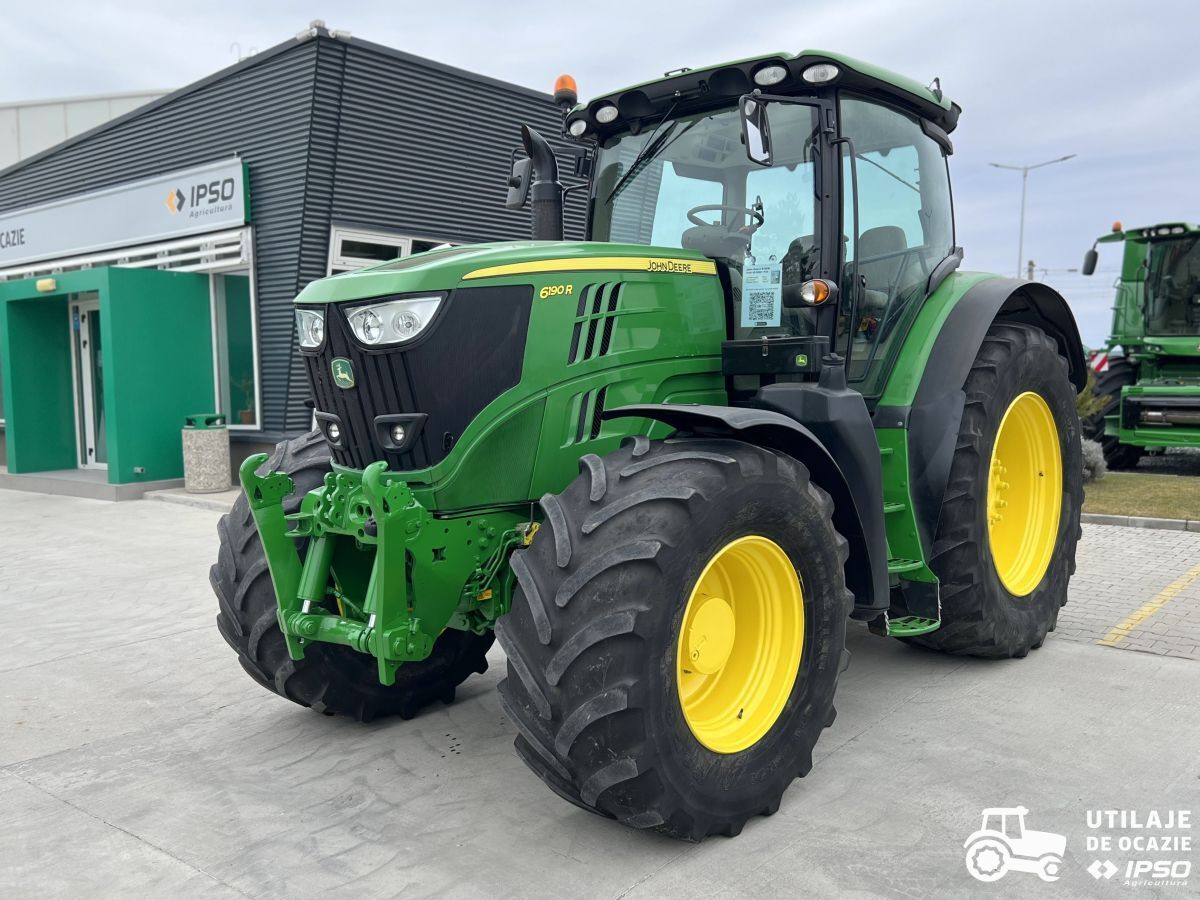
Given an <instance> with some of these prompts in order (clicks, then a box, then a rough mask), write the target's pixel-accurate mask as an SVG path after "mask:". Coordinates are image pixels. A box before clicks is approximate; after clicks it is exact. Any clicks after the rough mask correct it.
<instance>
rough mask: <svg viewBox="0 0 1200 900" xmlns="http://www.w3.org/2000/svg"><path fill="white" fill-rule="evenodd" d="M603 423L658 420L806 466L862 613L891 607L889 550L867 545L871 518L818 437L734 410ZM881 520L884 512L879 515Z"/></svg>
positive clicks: (649, 408) (648, 407) (666, 409)
mask: <svg viewBox="0 0 1200 900" xmlns="http://www.w3.org/2000/svg"><path fill="white" fill-rule="evenodd" d="M603 415H604V418H606V419H615V418H620V417H625V416H637V417H640V418H646V419H654V420H657V421H659V422H663V423H664V424H667V425H670V426H671V427H672V428H674V429H676V430H677V431H683V432H689V433H691V434H696V435H703V436H705V437H728V438H733V439H734V440H739V441H745V442H746V443H748V444H755V445H757V446H760V447H767V448H769V449H771V450H775V451H777V452H780V453H786V454H787V455H788V456H791V457H793V458H794V459H796V460H799V461H800V462H802V463H804V464H805V465H806V466H807V467H808V470H809V472H810V473H811V475H812V477H813V479H814V480H815V481H816V482H817V484H819V485H820V486H821V488H822V489H823V490H825V491H826V492H828V493H829V495H830V497H832V498H833V503H834V512H833V524H834V527H835V528H837V530H838V533H839V534H841V535H842V536H843V537H844V538H846V540H847V541H849V543H850V558H849V559H848V560H847V561H846V586H847V587H848V588H849V589H850V591H851V593H853V594H854V605H855V607H856V617H857V616H858V611H863V612H866V611H872V612H877V611H880V610H886V609H887V608H888V605H889V589H888V571H887V547H886V546H877V545H876V544H875V543H873V542H871V541H869V540H868V539H867V533H868V532H867V529H866V528H865V527H864V522H865V521H866V518H865V517H866V516H867V515H870V514H871V513H870V512H869V511H867V510H861V511H860V510H859V508H858V505H857V504H856V503H855V498H854V493H853V492H852V491H851V489H850V485H849V484H848V483H847V481H846V476H845V475H844V474H843V472H842V469H841V467H840V466H839V465H838V463H837V461H836V460H835V459H834V458H833V455H832V454H831V453H830V452H829V450H828V448H826V446H825V445H824V444H823V443H822V442H821V441H820V440H819V439H818V438H817V436H816V435H815V434H813V433H812V432H811V431H809V430H808V429H807V428H805V427H804V426H803V425H801V424H800V423H799V422H797V421H796V420H795V419H791V418H789V417H787V416H785V415H783V414H782V413H777V412H772V411H770V410H765V409H752V408H746V407H733V406H703V405H695V406H691V405H679V406H671V405H660V404H654V403H646V404H637V405H632V406H621V407H618V408H616V409H610V410H605V411H604V414H603ZM880 514H881V511H880Z"/></svg>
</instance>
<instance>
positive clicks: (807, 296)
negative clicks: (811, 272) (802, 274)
mask: <svg viewBox="0 0 1200 900" xmlns="http://www.w3.org/2000/svg"><path fill="white" fill-rule="evenodd" d="M832 293H833V292H832V291H831V290H830V288H829V282H828V281H826V280H825V279H824V278H813V279H811V280H809V281H806V282H804V284H802V285H800V299H801V300H803V301H804V302H805V303H807V304H808V305H809V306H820V305H821V304H822V303H824V302H825V301H826V300H828V299H829V296H830V294H832Z"/></svg>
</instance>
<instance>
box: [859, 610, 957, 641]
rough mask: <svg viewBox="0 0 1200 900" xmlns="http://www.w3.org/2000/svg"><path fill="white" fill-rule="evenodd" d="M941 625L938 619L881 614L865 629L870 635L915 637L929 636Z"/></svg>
mask: <svg viewBox="0 0 1200 900" xmlns="http://www.w3.org/2000/svg"><path fill="white" fill-rule="evenodd" d="M941 625H942V623H941V621H940V620H939V619H926V618H923V617H921V616H896V617H895V618H892V617H891V616H889V615H888V614H887V613H881V614H880V615H878V616H876V617H875V618H874V619H872V620H871V621H870V622H868V623H867V627H868V628H869V629H870V630H871V633H872V634H878V635H880V636H883V637H916V636H917V635H919V634H929V632H931V631H937V630H938V629H939V628H940V627H941Z"/></svg>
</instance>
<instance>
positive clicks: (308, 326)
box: [296, 309, 325, 350]
mask: <svg viewBox="0 0 1200 900" xmlns="http://www.w3.org/2000/svg"><path fill="white" fill-rule="evenodd" d="M296 335H297V337H298V338H299V339H300V346H301V347H303V348H304V349H305V350H315V349H316V348H317V347H320V346H321V344H323V343H325V310H323V309H298V310H296Z"/></svg>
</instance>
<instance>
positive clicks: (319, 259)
mask: <svg viewBox="0 0 1200 900" xmlns="http://www.w3.org/2000/svg"><path fill="white" fill-rule="evenodd" d="M346 52H347V49H346V44H345V43H344V42H341V41H335V40H328V39H320V40H319V41H318V51H317V63H316V70H315V77H314V79H313V108H312V121H311V124H310V128H309V136H308V178H307V182H306V185H305V200H304V216H303V219H302V222H301V227H300V230H299V235H298V237H299V240H298V242H297V246H298V249H299V259H298V261H297V268H296V270H295V273H294V274H295V283H294V285H293V296H294V295H295V294H297V293H299V292H300V289H301V288H303V287H304V286H305V285H306V284H308V283H309V282H310V281H315V280H316V279H318V278H324V277H325V275H326V274H327V273H328V271H329V233H330V226H331V225H332V221H331V218H330V210H331V209H332V205H333V193H334V177H335V173H336V172H337V158H338V128H339V123H340V119H341V109H342V84H343V81H342V71H343V68H344V66H345V59H346ZM287 350H288V353H287V385H288V391H287V403H286V405H285V407H284V408H283V409H282V410H281V411H280V412H281V413H282V416H283V428H284V429H285V430H286V431H287V432H288V433H290V434H298V433H300V432H303V431H307V430H308V429H309V427H310V426H311V425H312V411H311V410H310V409H309V408H308V407H307V406H306V405H305V402H304V401H305V400H307V399H308V398H309V397H310V396H311V394H312V392H311V390H310V389H309V386H308V374H307V372H306V371H305V368H304V361H303V359H302V358H301V356H300V354H299V353H298V352H297V350H296V347H295V341H289V343H288V344H287Z"/></svg>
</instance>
